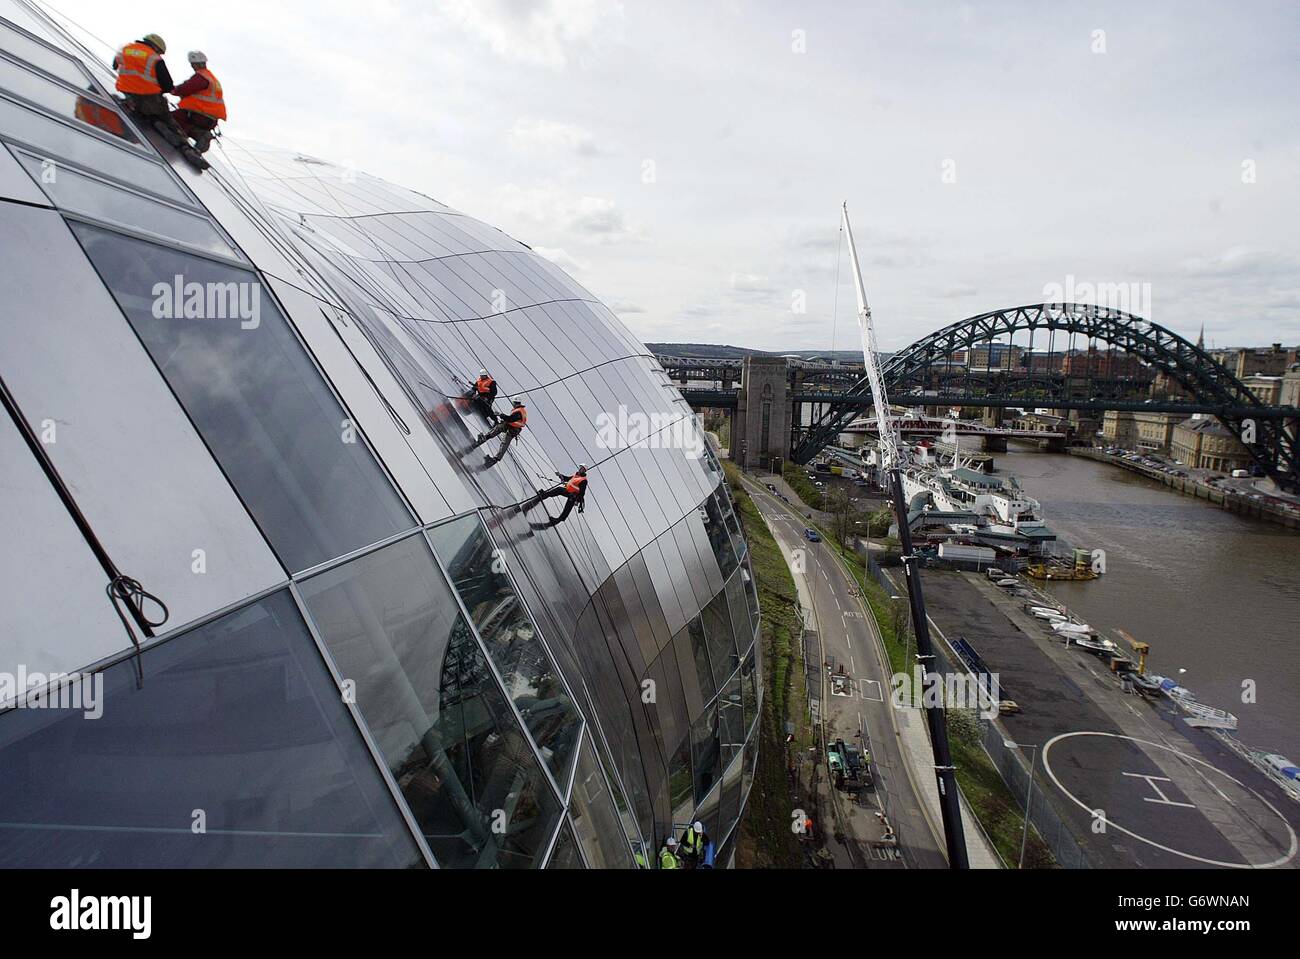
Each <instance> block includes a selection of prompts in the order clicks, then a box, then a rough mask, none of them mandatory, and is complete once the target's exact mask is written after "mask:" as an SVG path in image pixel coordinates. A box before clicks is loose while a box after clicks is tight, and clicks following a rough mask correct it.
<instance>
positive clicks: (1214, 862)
mask: <svg viewBox="0 0 1300 959" xmlns="http://www.w3.org/2000/svg"><path fill="white" fill-rule="evenodd" d="M1075 736H1105V737H1107V738H1110V739H1127V740H1129V741H1130V742H1135V743H1141V744H1142V745H1143V746H1150V747H1152V748H1153V749H1163V750H1165V751H1166V752H1171V753H1173V754H1174V755H1175V756H1178V757H1180V758H1182V759H1186V760H1187V761H1189V762H1194V763H1197V764H1198V765H1201V766H1205V767H1206V768H1207V769H1212V770H1214V771H1215V772H1216V773H1218V774H1219V775H1220V776H1222V777H1223V778H1225V779H1227V780H1229V781H1230V782H1233V783H1236V784H1237V785H1238V786H1240V787H1241V788H1242V789H1244V790H1246V791H1247V792H1249V793H1250V794H1251V795H1252V796H1254V797H1255V798H1256V799H1258V800H1259V801H1260V802H1262V803H1263V804H1264V805H1265V806H1266V807H1268V809H1269V811H1270V812H1272V813H1273V815H1275V816H1277V818H1278V819H1280V820H1282V825H1284V826H1286V831H1287V834H1288V835H1289V836H1290V838H1291V847H1290V849H1289V850H1288V851H1287V854H1286V855H1285V856H1283V857H1282V858H1280V859H1274V860H1273V861H1272V862H1266V863H1261V864H1259V865H1255V864H1254V863H1249V862H1222V861H1220V860H1218V859H1206V858H1205V857H1203V856H1197V855H1194V854H1193V853H1190V852H1183V851H1182V850H1181V849H1174V848H1172V847H1170V846H1163V845H1161V844H1160V843H1158V842H1156V841H1155V840H1153V839H1148V838H1146V836H1141V835H1138V834H1137V833H1135V832H1133V831H1132V830H1131V829H1125V828H1124V827H1123V826H1121V825H1120V824H1119V823H1117V822H1115V821H1113V820H1111V819H1109V818H1107V819H1106V825H1107V826H1108V827H1111V826H1113V827H1114V828H1115V829H1118V830H1119V831H1120V832H1122V833H1124V835H1126V836H1131V837H1132V838H1134V839H1136V840H1138V841H1139V842H1144V843H1146V844H1147V845H1148V846H1154V847H1155V848H1157V849H1161V850H1163V851H1165V852H1168V853H1172V854H1173V855H1175V856H1182V857H1183V858H1184V859H1191V860H1194V861H1196V862H1203V863H1205V864H1206V865H1208V866H1223V867H1224V868H1227V869H1272V868H1273V867H1275V866H1282V865H1285V864H1286V863H1288V862H1290V861H1291V859H1292V858H1294V856H1295V854H1296V846H1297V844H1296V833H1295V830H1294V829H1292V828H1291V824H1290V823H1289V822H1287V820H1286V817H1285V816H1283V815H1282V814H1281V813H1280V812H1278V811H1277V809H1276V808H1274V806H1273V804H1272V803H1270V802H1269V801H1268V800H1267V799H1265V798H1264V797H1263V796H1261V795H1260V794H1259V793H1257V792H1255V790H1253V789H1251V788H1250V787H1249V786H1247V785H1246V784H1245V783H1243V782H1240V781H1238V780H1236V779H1234V778H1233V777H1232V776H1229V775H1228V774H1227V773H1225V772H1224V771H1223V770H1222V769H1219V768H1218V767H1217V766H1213V765H1211V764H1210V763H1207V762H1206V761H1205V760H1204V759H1200V758H1198V757H1196V756H1191V755H1188V754H1187V753H1185V752H1181V751H1179V750H1177V749H1174V748H1173V747H1172V746H1166V745H1164V744H1163V743H1153V742H1150V741H1149V740H1146V739H1138V738H1137V737H1136V736H1121V735H1119V734H1118V733H1102V732H1090V731H1087V730H1082V731H1079V732H1073V733H1062V734H1061V735H1059V736H1053V737H1052V738H1051V739H1049V740H1048V741H1047V743H1046V744H1045V745H1044V746H1043V769H1044V771H1045V772H1046V773H1047V775H1048V776H1049V777H1051V780H1052V782H1053V783H1054V784H1055V785H1056V788H1057V789H1059V790H1061V792H1063V793H1065V795H1066V796H1068V797H1069V798H1070V799H1071V800H1072V801H1073V802H1074V803H1075V804H1076V805H1078V806H1079V808H1080V809H1082V810H1084V811H1085V812H1087V813H1088V814H1089V815H1090V816H1095V815H1096V811H1095V810H1094V809H1092V808H1091V807H1089V806H1088V805H1087V803H1085V802H1084V801H1083V800H1081V799H1080V798H1079V797H1078V796H1076V795H1074V793H1072V792H1070V790H1068V789H1066V788H1065V786H1064V785H1062V784H1061V781H1060V780H1059V779H1057V778H1056V773H1054V772H1053V771H1052V764H1051V763H1050V762H1049V761H1048V755H1049V754H1050V752H1051V749H1052V747H1053V746H1054V745H1056V744H1057V743H1058V742H1060V741H1061V740H1063V739H1071V738H1073V737H1075Z"/></svg>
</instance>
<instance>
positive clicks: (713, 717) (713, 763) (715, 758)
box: [691, 706, 722, 803]
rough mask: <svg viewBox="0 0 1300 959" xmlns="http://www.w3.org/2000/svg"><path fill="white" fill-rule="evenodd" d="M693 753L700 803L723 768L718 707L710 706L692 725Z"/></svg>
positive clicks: (696, 791) (697, 794) (696, 790)
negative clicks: (719, 739)
mask: <svg viewBox="0 0 1300 959" xmlns="http://www.w3.org/2000/svg"><path fill="white" fill-rule="evenodd" d="M691 754H692V755H693V756H694V757H695V760H694V761H695V801H696V802H697V803H698V802H700V801H701V800H702V799H703V798H704V795H705V793H707V792H708V791H709V789H710V788H711V787H712V786H713V784H714V783H715V782H717V781H718V773H719V772H721V770H722V764H721V754H720V752H719V749H718V711H717V708H716V707H714V706H710V707H709V708H708V709H706V710H705V711H704V714H703V715H702V716H700V718H699V719H697V720H696V721H695V722H694V723H693V724H692V725H691Z"/></svg>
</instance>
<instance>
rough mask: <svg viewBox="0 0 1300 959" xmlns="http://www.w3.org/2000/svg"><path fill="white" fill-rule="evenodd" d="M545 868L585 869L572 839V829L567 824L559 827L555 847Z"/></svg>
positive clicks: (576, 845)
mask: <svg viewBox="0 0 1300 959" xmlns="http://www.w3.org/2000/svg"><path fill="white" fill-rule="evenodd" d="M546 868H547V869H586V868H587V867H586V866H584V865H583V864H582V857H581V856H580V855H579V854H578V844H577V843H576V842H574V840H573V830H571V829H570V828H569V827H568V826H567V825H564V826H561V827H560V835H559V838H557V839H556V840H555V848H554V849H552V850H551V858H550V861H549V862H547V864H546Z"/></svg>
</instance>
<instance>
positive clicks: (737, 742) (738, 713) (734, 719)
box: [718, 670, 745, 769]
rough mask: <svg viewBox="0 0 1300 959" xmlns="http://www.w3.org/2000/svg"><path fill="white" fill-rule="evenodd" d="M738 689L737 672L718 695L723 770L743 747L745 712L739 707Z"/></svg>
mask: <svg viewBox="0 0 1300 959" xmlns="http://www.w3.org/2000/svg"><path fill="white" fill-rule="evenodd" d="M740 689H741V682H740V671H739V670H737V671H736V672H735V673H733V674H732V676H731V678H730V679H729V680H727V685H726V686H724V687H723V688H722V692H721V693H719V694H718V737H719V739H720V740H721V746H722V766H723V768H724V769H725V768H726V767H727V766H729V765H730V764H731V760H732V759H733V758H734V757H736V756H737V755H739V753H740V751H741V749H743V748H744V745H745V719H744V712H745V711H744V709H743V707H742V706H741V692H740Z"/></svg>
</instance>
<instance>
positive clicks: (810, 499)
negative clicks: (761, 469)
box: [781, 463, 826, 510]
mask: <svg viewBox="0 0 1300 959" xmlns="http://www.w3.org/2000/svg"><path fill="white" fill-rule="evenodd" d="M781 477H782V478H783V479H784V480H785V481H786V483H788V484H789V485H790V488H791V489H792V490H794V491H795V493H797V494H798V496H799V498H800V499H801V500H803V501H804V502H805V503H807V504H808V505H809V506H810V507H812V508H813V509H815V510H821V509H823V508H825V505H826V503H825V500H824V499H823V497H822V494H821V492H820V491H819V490H818V489H817V487H816V486H813V484H812V480H810V479H809V478H808V474H807V473H805V472H804V471H803V468H802V467H799V466H795V465H793V464H791V463H786V464H785V468H784V469H783V470H782V471H781Z"/></svg>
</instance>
